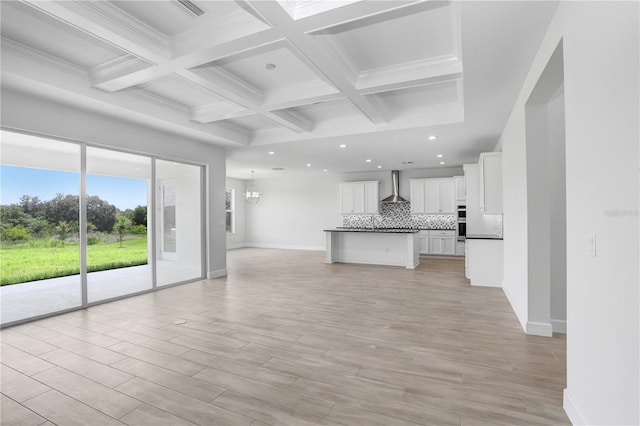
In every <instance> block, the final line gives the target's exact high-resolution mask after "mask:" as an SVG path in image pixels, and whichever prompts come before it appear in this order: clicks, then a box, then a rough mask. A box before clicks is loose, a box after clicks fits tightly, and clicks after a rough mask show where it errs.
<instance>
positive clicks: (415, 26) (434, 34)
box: [329, 5, 455, 71]
mask: <svg viewBox="0 0 640 426" xmlns="http://www.w3.org/2000/svg"><path fill="white" fill-rule="evenodd" d="M451 8H452V6H451V5H447V6H442V7H436V8H433V9H429V10H427V11H423V12H421V13H416V14H411V15H406V16H400V17H397V18H395V19H389V20H383V19H379V20H377V21H374V23H372V24H370V25H366V26H362V27H359V26H357V22H356V23H355V24H353V25H352V26H349V27H347V28H348V29H347V30H345V31H342V32H339V33H337V34H335V35H333V37H335V39H336V41H337V42H338V43H339V44H340V45H341V46H342V48H343V49H344V50H345V51H346V53H347V54H348V55H349V57H350V58H351V60H353V62H354V63H355V65H356V68H357V69H358V70H359V71H366V70H371V69H377V68H383V67H389V66H394V65H397V64H403V63H407V62H414V61H421V60H425V59H428V58H435V57H440V56H444V55H448V54H451V53H452V52H454V50H455V27H453V26H452V15H451V14H452V9H451ZM352 27H353V28H352ZM329 37H331V36H329Z"/></svg>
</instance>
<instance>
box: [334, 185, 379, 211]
mask: <svg viewBox="0 0 640 426" xmlns="http://www.w3.org/2000/svg"><path fill="white" fill-rule="evenodd" d="M378 186H379V184H378V181H377V180H375V181H366V182H343V183H341V184H340V213H341V214H378V206H379V201H378V193H379V191H378Z"/></svg>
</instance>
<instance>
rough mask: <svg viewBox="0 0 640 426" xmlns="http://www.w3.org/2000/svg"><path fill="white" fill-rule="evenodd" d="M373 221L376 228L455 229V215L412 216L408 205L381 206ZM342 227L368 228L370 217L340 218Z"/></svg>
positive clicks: (346, 216)
mask: <svg viewBox="0 0 640 426" xmlns="http://www.w3.org/2000/svg"><path fill="white" fill-rule="evenodd" d="M373 220H374V221H375V226H376V228H415V229H456V216H455V215H453V214H438V215H426V214H416V215H412V214H411V205H410V204H409V203H398V204H381V205H380V214H377V215H374V216H373ZM342 226H346V227H349V228H368V227H370V226H371V215H368V214H366V215H345V216H342Z"/></svg>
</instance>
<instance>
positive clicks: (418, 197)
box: [409, 179, 425, 214]
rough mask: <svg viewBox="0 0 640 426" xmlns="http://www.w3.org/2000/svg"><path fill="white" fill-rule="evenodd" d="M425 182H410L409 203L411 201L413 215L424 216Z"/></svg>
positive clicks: (411, 180) (415, 180) (412, 180)
mask: <svg viewBox="0 0 640 426" xmlns="http://www.w3.org/2000/svg"><path fill="white" fill-rule="evenodd" d="M424 181H425V179H410V180H409V197H410V199H409V201H411V213H412V214H422V213H424V212H425V204H424V201H425V198H424V196H425V192H424Z"/></svg>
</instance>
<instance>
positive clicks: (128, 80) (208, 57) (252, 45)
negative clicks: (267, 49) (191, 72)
mask: <svg viewBox="0 0 640 426" xmlns="http://www.w3.org/2000/svg"><path fill="white" fill-rule="evenodd" d="M282 40H283V39H282V36H280V35H279V34H278V33H277V32H276V31H274V30H271V29H269V30H266V31H261V32H259V33H256V34H251V35H248V36H245V37H242V38H239V39H237V40H231V41H228V42H225V43H221V44H217V45H212V46H209V47H203V46H202V41H201V45H200V49H199V50H197V51H192V52H189V53H185V54H184V55H183V56H180V57H175V58H173V59H169V60H166V61H163V62H160V63H158V64H157V65H153V66H150V67H148V68H146V69H140V70H135V71H132V72H130V73H117V72H113V73H111V74H109V73H103V74H99V73H98V72H95V73H94V74H95V75H96V77H95V81H96V85H95V87H97V88H100V89H102V90H107V91H110V92H114V91H118V90H122V89H126V88H128V87H133V86H136V85H138V84H142V83H146V82H147V81H151V80H153V79H156V78H160V77H163V76H165V75H168V74H170V73H172V72H176V71H177V70H180V69H184V68H194V67H197V66H200V65H203V64H207V63H210V62H213V61H217V60H220V59H223V58H226V57H229V56H233V55H236V54H240V53H244V52H246V51H248V50H252V49H256V48H259V47H263V46H269V45H272V44H277V43H280V42H282ZM102 67H108V63H105V64H100V65H98V66H97V67H94V69H95V70H96V71H99V70H100V69H101V68H102Z"/></svg>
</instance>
